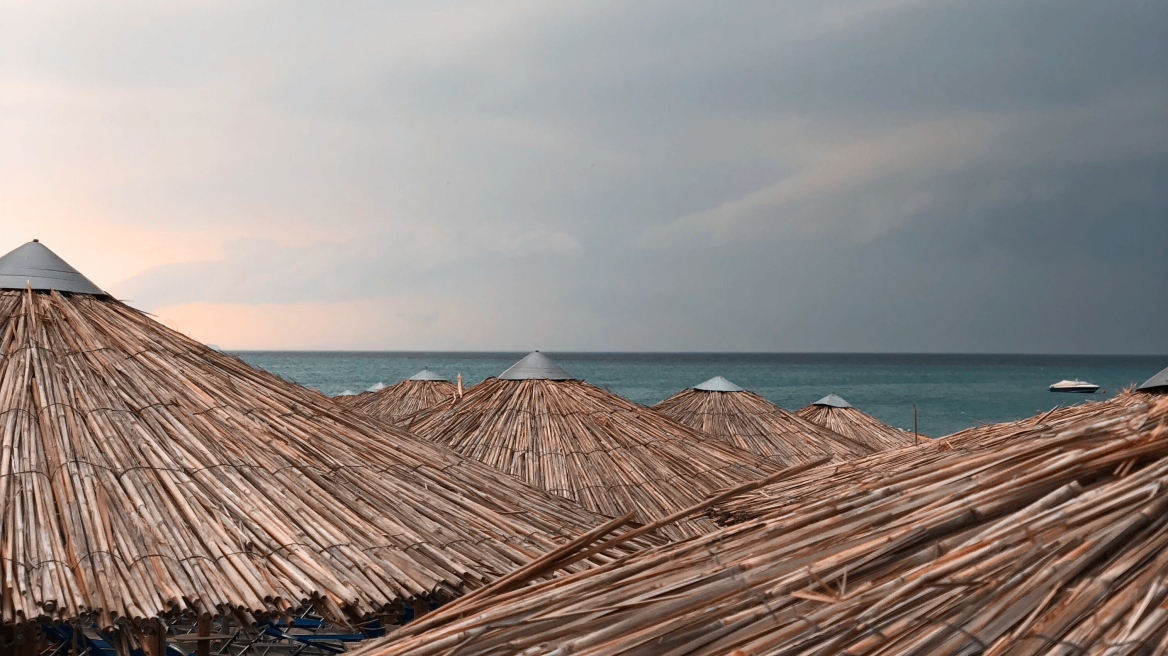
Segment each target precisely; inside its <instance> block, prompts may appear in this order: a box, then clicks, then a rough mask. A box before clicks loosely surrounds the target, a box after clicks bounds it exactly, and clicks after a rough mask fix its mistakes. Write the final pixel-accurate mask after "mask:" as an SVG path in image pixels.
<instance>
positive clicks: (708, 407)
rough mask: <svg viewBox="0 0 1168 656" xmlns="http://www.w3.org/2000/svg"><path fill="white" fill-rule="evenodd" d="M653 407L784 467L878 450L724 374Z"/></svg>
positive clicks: (851, 456) (846, 457)
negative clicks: (812, 421)
mask: <svg viewBox="0 0 1168 656" xmlns="http://www.w3.org/2000/svg"><path fill="white" fill-rule="evenodd" d="M653 409H654V410H656V411H658V412H660V413H661V414H664V415H666V416H668V417H671V418H673V419H675V420H677V421H679V422H681V423H683V424H685V425H686V426H689V427H691V428H696V429H698V430H700V431H702V432H703V433H707V434H709V435H713V436H714V437H717V438H718V439H720V440H722V441H724V442H726V443H727V444H730V445H732V446H735V447H738V448H739V449H745V450H747V451H750V452H751V453H757V454H759V455H761V456H763V457H764V458H766V459H768V460H771V461H774V462H776V463H778V464H780V465H783V466H787V465H793V464H797V463H801V462H809V461H811V460H815V459H817V458H821V457H823V456H824V455H827V456H830V457H831V458H832V459H833V460H848V459H851V458H857V457H860V456H865V455H868V454H869V453H872V452H873V451H875V450H876V449H874V448H872V447H871V446H870V445H869V444H866V443H865V442H862V441H859V440H855V439H852V438H850V437H845V436H842V435H837V434H835V433H833V432H831V431H830V430H827V429H826V428H823V427H821V426H816V425H815V424H813V423H811V422H809V421H807V420H805V419H803V418H801V417H797V416H795V415H794V414H793V413H790V412H787V411H786V410H784V409H782V408H780V407H779V406H777V405H775V404H774V403H771V402H770V401H768V400H766V399H764V398H763V397H761V396H759V395H758V394H755V393H754V392H751V391H749V390H745V389H742V388H741V387H739V386H738V385H735V384H734V383H732V382H730V381H729V380H726V379H725V378H723V377H722V376H715V377H713V378H711V379H709V380H707V381H706V382H704V383H702V384H701V385H697V386H695V387H693V388H691V389H685V390H682V391H680V392H678V393H677V394H674V395H673V396H671V397H669V398H667V399H665V400H664V401H661V402H660V403H658V404H657V405H655V406H653Z"/></svg>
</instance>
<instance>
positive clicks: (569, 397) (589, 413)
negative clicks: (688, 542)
mask: <svg viewBox="0 0 1168 656" xmlns="http://www.w3.org/2000/svg"><path fill="white" fill-rule="evenodd" d="M409 427H410V430H411V431H413V432H415V433H417V434H418V435H421V436H422V437H426V438H429V439H431V440H434V441H435V442H437V443H438V444H441V445H443V446H448V447H450V448H452V449H454V450H455V451H457V452H459V453H461V454H463V455H466V456H469V457H471V458H475V459H476V460H481V461H482V462H485V463H487V464H488V465H490V466H492V467H495V468H496V469H498V470H500V471H503V472H506V473H508V474H513V475H515V476H518V477H519V478H520V479H521V480H523V481H524V482H527V483H529V484H531V485H533V486H535V487H538V488H540V489H543V490H547V491H549V492H551V493H553V494H557V495H560V496H562V497H566V498H569V499H573V500H575V501H578V502H580V503H581V504H582V505H583V506H584V507H585V508H588V509H591V510H595V511H597V512H600V513H603V514H605V515H609V516H613V517H615V516H618V515H620V514H622V513H624V512H627V511H634V512H635V513H636V518H637V520H638V521H641V522H648V521H652V520H654V519H659V518H661V517H664V516H666V515H669V514H671V513H673V512H674V511H677V510H680V509H683V508H686V507H688V506H691V505H693V504H695V503H697V502H699V501H701V500H703V499H704V498H705V497H706V496H708V495H710V494H711V493H713V492H715V491H717V490H719V489H722V488H726V487H730V486H734V485H738V484H741V483H744V482H747V481H751V480H755V479H758V478H762V477H763V476H765V475H766V474H767V472H769V471H772V470H774V469H775V467H774V465H771V464H768V463H767V462H766V461H764V460H763V459H762V458H760V457H758V456H756V455H754V454H751V453H748V452H745V451H740V450H738V449H735V448H733V447H731V446H729V445H726V444H724V443H722V442H720V441H719V440H716V439H713V438H711V437H709V436H707V435H704V434H702V433H699V432H697V431H695V430H693V429H691V428H689V427H687V426H683V425H682V424H679V423H677V422H675V421H673V420H672V419H670V418H668V417H666V416H665V415H662V414H660V413H657V412H654V411H653V410H650V409H649V408H646V407H644V406H641V405H638V404H636V403H633V402H632V401H629V400H627V399H624V398H622V397H620V396H618V395H616V394H613V393H612V392H609V391H607V390H603V389H601V388H599V387H596V386H595V385H589V384H588V383H586V382H584V381H582V380H575V379H573V378H572V376H571V374H569V373H568V372H567V371H565V370H564V369H563V368H562V367H560V366H559V365H557V364H556V363H555V362H553V361H552V360H551V358H548V357H547V356H546V355H544V354H542V353H539V352H538V351H537V352H534V353H532V354H530V355H528V356H527V357H525V358H523V359H522V360H520V361H519V362H518V363H516V364H515V365H514V366H512V367H511V368H510V369H508V370H507V371H505V372H503V373H502V374H501V375H500V376H499V377H498V378H488V379H486V380H485V381H483V382H481V383H479V384H477V385H475V386H474V387H472V388H470V389H469V390H468V391H467V392H466V393H465V394H464V395H463V397H462V398H461V399H460V400H457V401H455V402H454V404H453V405H450V406H441V407H437V408H431V409H430V410H425V411H422V412H421V413H419V414H418V415H416V416H415V418H414V419H413V420H412V421H411V422H410V425H409ZM713 527H714V526H713V524H712V522H710V521H709V520H708V519H706V518H702V517H697V518H691V519H688V520H686V521H682V522H679V523H677V524H673V525H670V526H669V527H666V528H664V529H662V530H663V531H664V532H665V533H666V534H668V535H670V536H671V537H675V538H679V537H688V536H691V535H696V534H699V533H702V532H704V531H708V530H712V529H713Z"/></svg>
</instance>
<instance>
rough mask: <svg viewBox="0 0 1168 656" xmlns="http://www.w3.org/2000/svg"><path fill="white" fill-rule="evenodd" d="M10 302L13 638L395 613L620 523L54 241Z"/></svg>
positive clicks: (5, 277)
mask: <svg viewBox="0 0 1168 656" xmlns="http://www.w3.org/2000/svg"><path fill="white" fill-rule="evenodd" d="M0 288H2V289H0V585H2V588H0V619H2V623H3V625H4V626H5V627H11V626H13V625H20V624H22V623H27V622H37V621H44V622H56V621H65V622H81V623H88V622H90V621H95V622H98V623H99V625H101V626H111V625H117V626H121V627H125V626H126V623H127V622H129V623H131V624H134V623H137V622H139V621H148V622H149V621H153V620H152V619H151V618H157V617H160V616H162V617H170V618H174V617H177V616H179V615H183V614H187V613H195V614H199V613H204V614H205V613H209V614H214V615H219V614H221V613H233V614H235V616H236V617H242V618H245V619H248V620H251V619H254V618H256V617H264V616H272V615H283V614H285V613H287V612H289V611H290V610H295V609H297V608H301V607H305V606H307V607H309V608H312V609H315V611H316V612H318V613H320V614H322V615H323V616H325V617H326V618H330V619H333V620H335V621H340V622H343V621H346V620H347V619H348V620H353V619H357V618H362V617H369V616H377V617H383V618H386V616H388V618H389V619H392V617H393V616H395V615H396V613H398V611H401V610H402V609H403V608H409V607H410V606H412V605H413V604H415V603H421V604H422V605H423V608H424V607H426V606H428V605H429V603H431V602H434V603H438V602H443V601H445V600H448V599H450V598H453V597H455V596H457V595H459V594H461V592H462V591H463V590H465V589H469V588H476V587H479V586H481V585H482V584H483V583H485V582H487V581H490V580H492V579H495V578H497V577H498V576H501V575H503V574H505V573H507V572H509V571H511V570H513V569H514V568H516V567H518V566H520V565H522V564H524V563H527V562H528V561H529V560H530V559H531V558H532V557H534V556H537V555H539V554H541V553H544V552H546V551H548V550H549V549H552V548H553V547H555V546H556V544H558V543H560V542H562V541H564V540H566V539H568V538H570V537H571V536H573V535H576V534H578V533H579V532H580V531H584V530H586V529H589V528H590V527H592V526H595V525H598V524H601V523H602V522H603V521H605V520H604V518H601V517H599V516H598V515H596V514H593V513H590V512H588V511H586V510H584V509H582V508H580V507H578V506H576V505H574V504H570V503H568V502H567V501H565V500H564V499H562V498H559V497H555V496H552V495H548V494H544V493H542V492H539V491H537V490H533V489H531V488H528V487H526V486H523V485H521V484H520V483H518V482H517V481H515V480H513V479H511V478H510V477H507V476H504V475H501V474H499V473H497V472H495V471H494V470H492V469H490V468H488V467H484V466H482V465H481V464H480V463H477V462H473V461H470V460H468V459H466V458H463V457H461V456H458V455H456V454H454V453H453V452H451V451H449V450H446V449H442V448H440V447H437V446H435V445H433V444H431V443H429V442H427V441H425V440H421V439H419V438H417V437H415V436H413V435H410V434H409V433H407V432H405V431H403V430H400V429H395V428H392V427H389V426H388V425H385V424H382V423H380V422H377V421H376V420H373V419H370V418H363V417H361V416H350V413H345V412H343V411H341V409H340V408H338V407H337V406H336V405H335V404H334V403H332V402H330V401H329V400H328V399H327V397H324V396H323V395H320V394H318V393H315V392H312V391H310V390H307V389H305V388H303V387H300V386H298V385H295V384H292V383H288V382H286V381H284V380H282V379H280V378H279V377H277V376H274V375H272V374H269V373H267V372H265V371H261V370H258V369H255V368H252V367H250V366H248V365H247V364H245V363H244V362H242V361H241V360H239V359H237V358H235V357H232V356H229V355H227V354H224V353H221V352H219V351H216V350H213V349H211V348H208V347H206V346H204V345H203V344H200V343H198V342H196V341H194V340H192V339H190V338H188V337H186V336H184V335H182V334H180V333H177V332H175V331H173V330H170V329H168V328H166V327H165V326H163V325H161V324H160V323H158V322H157V321H154V320H153V319H151V318H150V317H149V316H147V315H146V314H144V313H142V312H139V311H137V310H134V309H133V308H130V307H128V306H127V305H124V304H123V303H120V302H118V301H116V300H114V299H113V298H111V297H110V296H109V295H107V294H105V293H104V292H102V290H101V289H100V288H98V287H97V286H96V285H94V284H93V283H92V282H90V281H89V280H87V279H86V278H85V277H84V276H82V275H81V274H80V273H78V272H77V271H76V270H74V269H73V268H72V267H70V266H69V265H68V264H66V263H65V262H64V261H62V260H61V259H60V258H58V257H57V256H56V255H54V254H53V253H52V252H50V251H49V250H48V249H47V248H45V247H44V246H43V245H41V244H39V243H35V242H34V243H29V244H26V245H24V246H22V247H20V248H18V249H17V250H15V251H13V252H12V253H9V254H8V255H6V256H4V257H3V258H0ZM135 630H136V629H135Z"/></svg>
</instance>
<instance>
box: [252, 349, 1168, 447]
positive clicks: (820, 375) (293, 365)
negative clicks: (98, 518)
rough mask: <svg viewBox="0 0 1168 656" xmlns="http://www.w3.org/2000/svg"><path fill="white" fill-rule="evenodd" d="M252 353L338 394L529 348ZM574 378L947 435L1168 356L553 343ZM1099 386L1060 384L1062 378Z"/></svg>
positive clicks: (642, 395) (653, 395)
mask: <svg viewBox="0 0 1168 656" xmlns="http://www.w3.org/2000/svg"><path fill="white" fill-rule="evenodd" d="M234 354H235V355H237V356H239V357H240V358H242V359H243V360H244V361H245V362H248V363H249V364H252V365H254V366H258V367H261V368H263V369H266V370H268V371H270V372H272V373H274V374H277V375H279V376H281V377H283V378H285V379H287V380H290V381H293V382H296V383H299V384H301V385H306V386H308V387H312V388H315V389H318V390H320V391H321V392H324V393H325V394H328V395H329V396H335V395H337V394H341V393H343V392H360V391H363V390H366V389H368V388H369V387H371V386H373V385H375V384H377V383H382V384H385V385H389V384H392V383H395V382H397V381H399V380H402V379H403V378H408V377H409V376H412V375H414V374H415V373H417V372H418V371H419V370H421V369H430V370H432V371H435V372H437V373H439V374H442V375H444V376H446V377H448V378H450V379H451V380H454V379H455V377H456V376H457V375H458V374H462V379H463V384H464V385H467V386H469V385H473V384H474V383H477V382H479V381H481V380H483V379H484V378H486V377H488V376H497V375H499V374H500V373H502V372H503V370H504V369H506V368H507V367H509V366H511V365H512V364H513V363H514V362H515V361H516V360H518V359H520V358H521V357H523V356H524V355H526V354H525V353H518V352H516V353H438V352H433V353H430V352H382V351H378V352H341V351H325V352H313V351H239V352H234ZM546 354H547V355H548V356H550V357H551V358H552V359H554V360H555V361H556V362H558V363H559V364H560V365H561V366H562V367H564V368H565V369H567V370H568V371H569V372H570V373H571V374H572V375H573V376H575V377H577V378H581V379H583V380H586V381H588V382H589V383H592V384H594V385H598V386H600V387H603V388H605V389H608V390H610V391H612V392H615V393H617V394H620V395H621V396H624V397H626V398H628V399H631V400H633V401H636V402H637V403H642V404H645V405H652V404H654V403H657V402H658V401H660V400H662V399H664V398H666V397H668V396H670V395H672V394H674V393H676V392H677V391H679V390H682V389H685V388H687V387H693V386H694V385H697V384H699V383H701V382H702V381H704V380H707V379H709V378H711V377H713V376H724V377H726V378H728V379H729V380H730V381H731V382H734V383H736V384H738V385H739V386H741V387H744V388H746V389H749V390H752V391H754V392H756V393H758V394H761V395H762V396H764V397H766V398H768V399H770V400H771V401H772V402H774V403H776V404H778V405H779V406H781V407H783V408H786V409H788V410H796V409H798V408H801V407H803V406H805V405H807V404H808V403H811V402H813V401H815V400H817V399H820V398H822V397H823V396H825V395H827V394H830V393H835V394H838V395H840V396H842V397H843V398H844V399H846V400H847V401H848V402H850V403H851V404H852V405H853V406H855V407H857V408H859V409H861V410H863V411H865V412H867V413H869V414H872V415H874V416H876V417H878V418H879V419H881V420H882V421H884V422H886V423H888V424H891V425H893V426H898V427H900V428H904V429H907V430H913V426H914V422H915V424H916V430H917V431H919V432H920V433H921V434H922V435H927V436H931V437H939V436H942V435H948V434H949V433H952V432H955V431H958V430H961V429H963V428H968V427H970V426H975V425H978V424H979V423H993V422H1000V421H1009V420H1013V419H1020V418H1023V417H1029V416H1031V415H1034V414H1036V413H1039V412H1044V411H1046V410H1049V409H1051V408H1052V407H1054V406H1056V405H1069V404H1073V403H1081V402H1084V401H1087V400H1100V399H1105V398H1110V397H1111V396H1114V395H1115V393H1116V392H1119V391H1120V390H1122V389H1123V388H1125V387H1128V386H1131V385H1138V384H1140V383H1142V382H1143V381H1145V380H1147V379H1148V378H1149V377H1151V376H1152V375H1153V374H1155V373H1156V372H1158V371H1160V370H1161V369H1163V368H1164V367H1165V366H1168V356H1110V355H1108V356H1102V355H956V354H855V353H849V354H838V353H830V354H829V353H555V352H547V353H546ZM1076 378H1077V379H1081V380H1086V381H1089V382H1092V383H1095V384H1096V385H1100V386H1101V390H1100V391H1099V392H1097V393H1095V394H1060V393H1052V392H1050V391H1049V390H1048V387H1049V386H1050V385H1051V384H1052V383H1056V382H1058V381H1060V380H1063V379H1076Z"/></svg>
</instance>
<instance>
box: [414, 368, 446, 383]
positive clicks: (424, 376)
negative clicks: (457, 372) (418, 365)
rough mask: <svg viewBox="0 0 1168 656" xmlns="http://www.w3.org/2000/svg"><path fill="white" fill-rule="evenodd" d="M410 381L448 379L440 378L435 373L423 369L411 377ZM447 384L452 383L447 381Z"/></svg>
mask: <svg viewBox="0 0 1168 656" xmlns="http://www.w3.org/2000/svg"><path fill="white" fill-rule="evenodd" d="M410 380H446V379H445V378H443V377H442V376H439V375H438V374H436V373H434V372H433V371H430V370H429V369H423V370H421V371H419V372H418V373H416V374H414V375H413V376H410ZM446 382H450V381H446Z"/></svg>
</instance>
